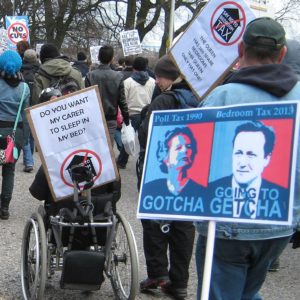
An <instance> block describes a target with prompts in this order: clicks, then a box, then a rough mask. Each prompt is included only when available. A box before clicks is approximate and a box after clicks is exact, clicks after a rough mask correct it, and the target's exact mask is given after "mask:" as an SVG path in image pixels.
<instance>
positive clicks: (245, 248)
mask: <svg viewBox="0 0 300 300" xmlns="http://www.w3.org/2000/svg"><path fill="white" fill-rule="evenodd" d="M238 51H239V62H240V69H239V70H238V71H236V72H234V73H233V74H231V76H229V77H228V78H227V79H226V82H225V83H224V84H223V85H221V86H219V87H217V88H216V89H214V90H213V91H212V92H211V93H210V94H209V95H208V96H207V97H206V99H204V102H203V106H223V105H225V106H226V105H230V104H239V103H247V102H248V103H250V102H266V101H280V102H282V101H285V100H297V99H300V83H299V82H298V78H297V76H296V75H295V73H294V72H293V71H292V69H291V68H290V67H288V66H287V65H284V64H281V62H282V60H283V58H284V57H285V54H286V52H287V47H286V39H285V31H284V29H283V27H282V26H281V25H280V24H279V23H278V22H276V21H274V20H273V19H271V18H267V17H263V18H258V19H255V20H253V21H252V22H250V23H249V24H248V25H247V27H246V30H245V33H244V35H243V39H242V41H241V42H240V44H239V47H238ZM299 158H300V152H299V148H298V159H297V166H296V183H297V182H298V184H296V186H295V195H294V199H295V203H294V216H293V225H292V226H282V225H281V226H279V225H265V224H253V223H252V224H251V222H249V223H247V224H245V223H224V222H219V223H217V225H216V240H215V249H214V258H213V266H212V274H211V285H210V296H209V299H210V300H220V299H222V300H231V299H249V300H250V299H255V300H259V299H262V298H261V297H260V295H259V293H258V292H259V290H260V288H261V287H262V285H263V283H264V280H265V278H266V274H267V272H268V269H269V267H270V265H271V264H272V262H273V261H274V260H276V259H277V258H278V257H279V255H280V254H281V252H282V251H283V249H284V248H285V246H286V245H287V244H288V242H289V240H290V238H291V236H292V234H293V232H294V231H295V230H297V226H298V227H300V217H299V215H300V214H299V208H300V186H299V180H300V160H299ZM279 201H280V199H279ZM207 227H208V223H207V222H198V223H197V224H196V228H197V231H198V233H199V238H198V243H197V250H196V263H197V272H198V298H197V299H200V295H201V286H202V280H203V266H204V258H205V255H204V253H205V247H206V242H207V240H206V239H207V238H206V235H207ZM298 230H299V229H298Z"/></svg>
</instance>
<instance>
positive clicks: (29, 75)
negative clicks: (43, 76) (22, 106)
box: [21, 68, 38, 106]
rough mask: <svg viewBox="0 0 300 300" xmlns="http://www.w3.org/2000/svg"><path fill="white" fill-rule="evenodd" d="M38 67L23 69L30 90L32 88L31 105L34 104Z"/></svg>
mask: <svg viewBox="0 0 300 300" xmlns="http://www.w3.org/2000/svg"><path fill="white" fill-rule="evenodd" d="M37 70H38V68H30V69H28V68H26V69H22V70H21V72H22V75H23V78H24V81H25V82H26V83H27V84H28V86H29V90H30V106H31V105H32V91H33V86H34V75H35V73H36V72H37Z"/></svg>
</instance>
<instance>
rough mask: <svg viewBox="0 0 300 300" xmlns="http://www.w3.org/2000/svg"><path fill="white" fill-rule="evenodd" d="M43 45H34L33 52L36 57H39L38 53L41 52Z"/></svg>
mask: <svg viewBox="0 0 300 300" xmlns="http://www.w3.org/2000/svg"><path fill="white" fill-rule="evenodd" d="M43 45H44V44H36V46H35V52H36V54H37V55H40V52H41V48H42V46H43Z"/></svg>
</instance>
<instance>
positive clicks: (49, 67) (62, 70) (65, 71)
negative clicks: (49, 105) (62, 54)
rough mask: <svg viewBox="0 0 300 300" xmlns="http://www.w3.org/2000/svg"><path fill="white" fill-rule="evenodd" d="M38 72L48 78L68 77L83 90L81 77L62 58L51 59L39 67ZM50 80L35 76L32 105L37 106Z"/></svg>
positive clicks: (40, 75)
mask: <svg viewBox="0 0 300 300" xmlns="http://www.w3.org/2000/svg"><path fill="white" fill-rule="evenodd" d="M40 70H42V71H43V72H45V73H46V74H47V75H49V77H54V78H55V77H61V76H66V75H68V76H70V77H72V78H74V79H75V80H76V82H77V83H78V85H79V86H80V88H81V89H83V88H84V82H83V79H82V76H81V73H80V72H79V71H78V70H76V69H74V68H72V66H71V65H70V63H69V62H68V61H67V60H65V59H64V58H53V59H49V60H47V61H45V62H44V63H43V64H42V65H41V66H40ZM49 85H50V79H49V78H47V77H45V76H43V75H42V74H39V72H37V73H36V74H35V79H34V87H33V91H32V103H33V105H34V104H38V103H39V97H40V94H41V92H42V90H43V89H45V88H47V87H49Z"/></svg>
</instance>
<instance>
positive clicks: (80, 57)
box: [77, 52, 87, 61]
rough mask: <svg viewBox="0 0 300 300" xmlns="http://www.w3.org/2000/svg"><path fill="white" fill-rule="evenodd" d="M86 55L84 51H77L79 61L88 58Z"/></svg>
mask: <svg viewBox="0 0 300 300" xmlns="http://www.w3.org/2000/svg"><path fill="white" fill-rule="evenodd" d="M86 58H87V57H86V55H85V54H84V53H83V52H78V53H77V60H79V61H83V60H86Z"/></svg>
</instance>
